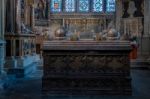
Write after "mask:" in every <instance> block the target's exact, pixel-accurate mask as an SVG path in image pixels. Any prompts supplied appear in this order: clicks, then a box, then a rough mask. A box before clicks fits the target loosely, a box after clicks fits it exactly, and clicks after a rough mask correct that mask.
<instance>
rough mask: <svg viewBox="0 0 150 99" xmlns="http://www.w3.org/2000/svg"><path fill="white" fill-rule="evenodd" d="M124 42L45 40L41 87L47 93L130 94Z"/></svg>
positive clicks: (127, 53) (125, 43) (126, 46)
mask: <svg viewBox="0 0 150 99" xmlns="http://www.w3.org/2000/svg"><path fill="white" fill-rule="evenodd" d="M130 50H131V46H130V44H129V42H128V41H92V40H91V41H90V40H88V41H87V40H83V41H82V40H80V41H46V42H44V46H43V58H44V67H43V68H44V74H43V78H42V90H43V92H44V93H48V94H67V95H68V94H71V95H74V94H75V95H76V94H80V95H130V94H131V92H132V91H131V77H130V62H129V61H130V60H129V57H128V56H129V52H130Z"/></svg>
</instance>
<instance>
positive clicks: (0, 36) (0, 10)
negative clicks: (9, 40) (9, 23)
mask: <svg viewBox="0 0 150 99" xmlns="http://www.w3.org/2000/svg"><path fill="white" fill-rule="evenodd" d="M5 2H6V1H5V0H0V74H1V73H2V72H3V66H4V60H5V58H4V56H5V50H4V49H5V41H4V32H5V27H4V26H5V21H4V20H5Z"/></svg>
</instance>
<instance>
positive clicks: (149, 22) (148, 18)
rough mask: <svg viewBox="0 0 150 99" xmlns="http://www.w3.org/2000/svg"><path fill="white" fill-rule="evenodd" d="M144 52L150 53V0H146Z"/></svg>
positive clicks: (144, 53)
mask: <svg viewBox="0 0 150 99" xmlns="http://www.w3.org/2000/svg"><path fill="white" fill-rule="evenodd" d="M142 42H143V43H142V45H143V46H142V54H143V55H146V56H149V55H150V46H149V44H150V0H144V35H143V40H142Z"/></svg>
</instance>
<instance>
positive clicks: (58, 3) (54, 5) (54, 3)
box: [51, 0, 62, 12]
mask: <svg viewBox="0 0 150 99" xmlns="http://www.w3.org/2000/svg"><path fill="white" fill-rule="evenodd" d="M51 11H52V12H61V11H62V0H51Z"/></svg>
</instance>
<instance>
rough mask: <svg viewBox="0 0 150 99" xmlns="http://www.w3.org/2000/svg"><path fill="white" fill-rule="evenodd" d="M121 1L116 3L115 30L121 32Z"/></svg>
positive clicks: (118, 0)
mask: <svg viewBox="0 0 150 99" xmlns="http://www.w3.org/2000/svg"><path fill="white" fill-rule="evenodd" d="M122 11H123V10H122V0H117V1H116V29H117V31H119V32H121V29H120V28H121V19H122Z"/></svg>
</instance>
